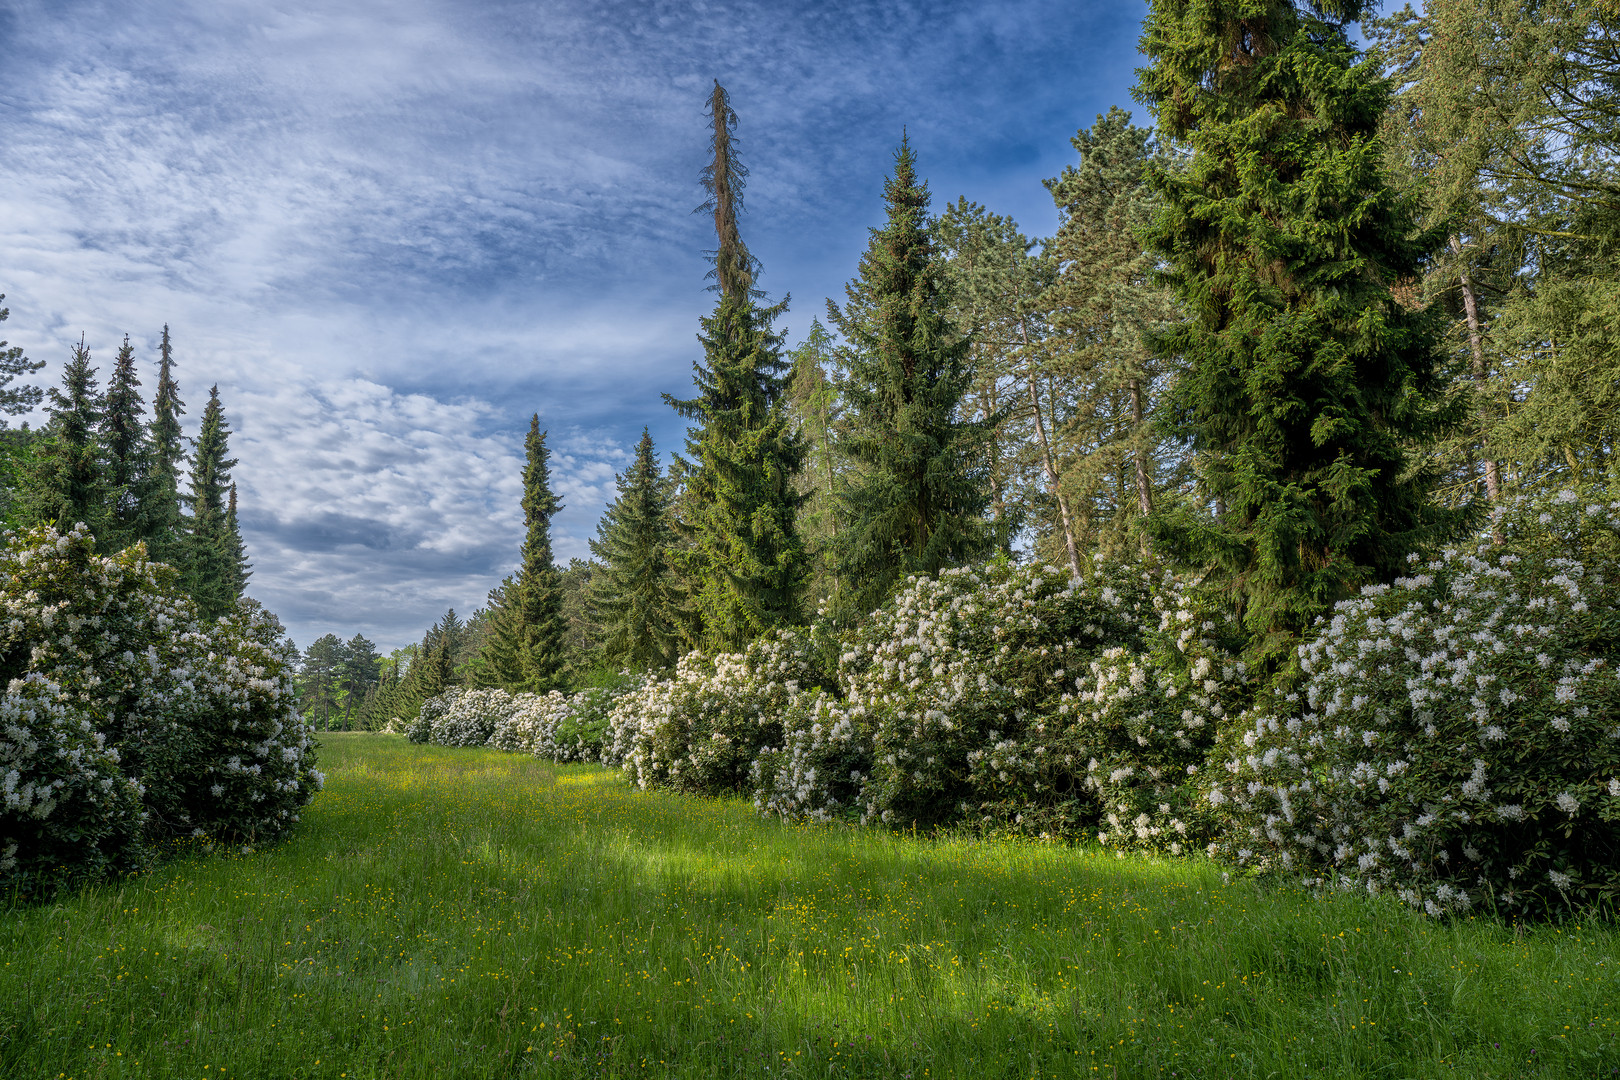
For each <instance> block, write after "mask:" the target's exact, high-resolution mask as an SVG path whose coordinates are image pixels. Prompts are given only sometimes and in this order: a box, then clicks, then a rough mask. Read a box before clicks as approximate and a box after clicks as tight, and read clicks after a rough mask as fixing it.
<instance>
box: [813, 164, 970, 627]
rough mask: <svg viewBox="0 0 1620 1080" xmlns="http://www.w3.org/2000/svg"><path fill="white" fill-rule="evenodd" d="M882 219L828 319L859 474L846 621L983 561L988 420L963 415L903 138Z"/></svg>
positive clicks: (844, 571)
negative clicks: (914, 577) (951, 569)
mask: <svg viewBox="0 0 1620 1080" xmlns="http://www.w3.org/2000/svg"><path fill="white" fill-rule="evenodd" d="M884 201H885V203H886V204H887V210H888V220H887V223H886V224H885V225H884V227H883V228H881V229H873V230H872V235H871V240H870V242H869V243H868V245H867V249H866V254H865V255H863V256H862V258H861V263H860V271H859V276H858V277H857V278H856V279H855V280H854V281H852V282H850V284H849V285H848V287H847V288H846V290H845V292H846V294H847V297H848V302H847V303H846V304H845V305H844V307H843V308H842V309H840V308H839V307H838V306H837V305H836V304H834V303H832V302H831V301H828V303H827V314H828V316H829V318H830V319H831V320H832V322H833V325H834V326H835V328H836V329H837V330H838V331H839V333H840V334H841V335H842V336H843V338H844V341H845V342H846V345H845V347H844V349H843V350H842V354H841V355H842V359H843V362H844V368H845V372H846V376H845V379H844V382H843V384H842V389H843V392H844V406H845V409H846V413H845V419H844V435H843V437H842V438H841V439H840V441H839V447H840V449H841V451H842V452H843V453H844V454H846V455H847V456H849V457H850V458H852V459H854V461H855V462H856V464H857V465H858V466H860V467H862V470H863V471H862V474H861V475H860V477H859V479H858V480H856V481H854V482H852V484H851V485H850V487H849V489H848V490H847V491H846V492H845V493H844V505H845V511H844V514H843V519H844V522H845V525H844V529H843V532H842V533H841V534H840V543H839V549H840V558H839V567H840V574H841V576H842V577H843V579H844V580H845V581H846V582H847V583H849V586H850V593H851V598H852V606H851V607H850V608H849V609H848V610H847V611H846V613H845V614H846V615H857V616H858V615H861V614H864V613H865V612H867V611H869V610H871V609H872V608H875V607H878V606H879V605H881V604H882V603H883V602H884V601H885V600H886V599H888V597H889V595H890V593H891V592H892V591H893V589H894V587H895V585H896V584H898V582H899V581H900V580H901V579H902V578H904V577H905V576H906V575H908V574H918V573H924V574H933V573H937V572H938V571H939V570H941V569H942V568H944V567H946V566H950V565H952V564H955V563H960V562H962V561H965V560H968V559H973V558H976V557H979V556H981V555H983V554H985V553H987V552H988V551H989V550H990V549H991V547H993V545H994V542H995V534H994V531H993V530H992V529H991V527H990V525H989V523H988V522H986V521H985V519H984V516H983V515H984V511H985V509H986V508H987V507H988V505H989V501H990V500H989V494H988V487H989V485H988V484H987V483H986V473H987V468H986V466H987V460H986V456H987V452H988V447H987V443H988V440H989V437H990V433H991V431H992V429H993V425H992V424H991V423H987V422H986V421H984V420H977V421H964V420H961V419H959V418H958V415H957V414H958V409H959V407H960V405H961V402H962V397H963V395H964V394H965V393H966V391H967V389H968V387H969V386H970V385H971V383H972V377H973V373H972V371H971V369H970V367H969V365H968V363H967V361H968V350H969V347H970V344H971V343H970V341H969V340H968V339H967V338H966V337H964V336H963V335H962V334H960V333H958V332H957V330H956V328H955V327H954V326H952V325H951V323H950V321H949V320H948V319H947V318H946V314H945V308H946V303H947V297H946V296H945V295H944V293H943V291H942V283H941V273H942V270H941V266H940V264H939V261H938V259H937V258H936V255H935V252H934V250H933V244H932V241H931V240H930V238H929V234H928V225H929V222H928V186H927V184H925V183H922V182H920V181H919V180H918V179H917V173H916V156H915V155H914V154H913V153H912V150H911V144H910V142H909V140H902V142H901V144H900V148H899V150H898V151H897V152H896V153H895V167H894V174H893V175H892V176H891V177H889V179H888V182H887V183H886V184H885V186H884Z"/></svg>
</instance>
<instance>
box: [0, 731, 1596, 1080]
mask: <svg viewBox="0 0 1620 1080" xmlns="http://www.w3.org/2000/svg"><path fill="white" fill-rule="evenodd" d="M325 738H326V746H325V748H324V750H323V752H322V757H323V760H322V764H323V767H325V768H327V770H328V771H329V779H328V786H327V789H326V791H324V792H323V793H322V794H321V795H320V796H319V797H318V798H317V800H316V802H315V804H314V805H313V806H312V807H311V808H310V810H309V812H308V813H307V814H306V816H305V823H304V825H303V826H302V828H301V831H300V832H299V834H298V835H297V836H296V837H295V838H294V839H292V840H291V841H289V842H288V843H286V844H284V845H282V846H280V847H278V848H275V849H272V850H267V851H261V852H258V853H256V854H252V855H246V856H233V857H222V856H219V855H217V854H216V855H208V854H203V853H194V854H190V855H186V856H183V857H181V858H178V859H176V860H174V861H172V862H170V863H168V864H166V865H165V866H164V867H163V868H161V869H160V870H158V871H156V872H154V873H151V874H147V875H145V876H142V877H138V878H130V879H126V880H123V881H120V882H116V883H112V884H107V885H103V886H100V887H96V888H92V889H86V890H84V891H82V892H79V893H77V894H74V895H71V896H62V897H59V898H58V899H57V900H56V902H54V903H51V904H46V905H32V906H22V907H16V906H13V907H11V908H7V909H3V914H0V957H3V964H4V966H3V968H0V1076H4V1077H7V1078H32V1077H42V1078H68V1077H72V1078H91V1077H163V1078H168V1077H207V1078H216V1077H217V1078H225V1080H235V1078H279V1077H332V1078H351V1077H352V1078H379V1077H529V1076H534V1077H583V1076H592V1077H596V1076H601V1077H613V1076H631V1075H651V1076H683V1077H685V1076H694V1077H709V1076H713V1077H731V1076H788V1077H812V1076H813V1077H863V1076H870V1077H899V1078H906V1077H910V1078H912V1080H921V1078H925V1077H929V1078H932V1077H974V1078H981V1077H1009V1078H1011V1077H1035V1076H1042V1077H1050V1076H1058V1077H1064V1076H1106V1077H1137V1076H1148V1077H1160V1076H1167V1077H1250V1076H1252V1077H1271V1076H1276V1077H1284V1078H1289V1080H1292V1078H1302V1077H1350V1076H1355V1077H1362V1076H1388V1077H1419V1076H1423V1077H1426V1076H1450V1077H1469V1078H1475V1077H1563V1076H1611V1075H1620V1022H1617V1020H1616V1018H1615V1017H1614V1012H1615V1009H1614V1007H1613V1002H1615V1001H1616V1000H1620V983H1617V971H1616V966H1617V965H1620V956H1617V949H1616V946H1617V944H1620V934H1617V933H1616V931H1615V929H1614V928H1613V927H1612V926H1611V925H1586V924H1582V925H1575V924H1565V925H1562V926H1538V927H1528V928H1526V927H1504V926H1501V925H1497V924H1492V923H1489V922H1486V921H1484V920H1480V921H1467V922H1458V923H1451V924H1440V923H1435V922H1431V921H1427V920H1425V919H1422V918H1419V917H1417V916H1414V915H1412V914H1410V913H1408V912H1407V911H1406V910H1405V909H1403V908H1401V907H1399V906H1398V905H1395V904H1391V903H1386V902H1374V901H1372V900H1368V899H1366V898H1362V897H1342V898H1337V899H1334V900H1331V901H1321V900H1315V899H1311V898H1309V897H1306V896H1303V895H1300V894H1297V893H1294V892H1289V891H1278V890H1275V889H1265V888H1261V887H1257V886H1256V885H1254V884H1252V883H1248V882H1237V881H1235V882H1231V883H1227V882H1226V881H1224V880H1223V878H1222V876H1221V873H1220V871H1219V869H1218V868H1217V867H1214V866H1211V865H1207V864H1204V863H1201V862H1189V861H1164V862H1157V861H1151V860H1144V859H1117V858H1115V857H1113V856H1112V855H1105V854H1102V853H1099V852H1095V851H1090V850H1076V849H1072V848H1063V847H1058V846H1048V845H1039V844H1028V843H1019V844H1013V843H989V842H974V841H970V840H965V839H944V840H929V839H915V838H910V837H904V836H893V835H888V834H884V833H881V832H877V831H860V830H851V829H844V828H825V829H824V828H799V827H791V826H784V825H782V824H780V823H778V822H771V821H764V820H761V819H759V818H757V817H756V816H755V815H754V813H753V811H752V808H751V807H749V806H747V805H746V804H743V803H741V802H714V801H703V800H697V799H689V798H681V797H674V796H666V795H659V794H646V793H642V792H637V791H635V790H633V789H630V788H627V787H626V786H625V785H624V784H623V782H622V781H621V780H620V779H619V777H618V775H617V774H616V773H610V772H607V771H605V770H600V769H594V768H587V767H583V766H560V767H559V766H552V765H548V764H545V763H542V762H538V761H534V760H531V759H525V758H520V757H515V756H507V755H502V754H499V753H496V752H494V751H482V750H449V749H441V748H432V747H420V746H412V745H409V744H407V743H405V742H404V741H403V740H399V739H395V738H390V737H383V736H367V735H329V736H326V737H325Z"/></svg>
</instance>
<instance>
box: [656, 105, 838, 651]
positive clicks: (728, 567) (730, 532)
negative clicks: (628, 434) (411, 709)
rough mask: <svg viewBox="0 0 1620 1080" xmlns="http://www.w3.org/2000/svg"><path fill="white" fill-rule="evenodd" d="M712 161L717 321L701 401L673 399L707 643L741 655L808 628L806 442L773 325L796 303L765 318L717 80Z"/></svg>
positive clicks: (767, 311) (711, 322) (709, 331)
mask: <svg viewBox="0 0 1620 1080" xmlns="http://www.w3.org/2000/svg"><path fill="white" fill-rule="evenodd" d="M709 116H710V119H711V122H712V129H713V138H712V140H711V148H712V150H713V154H714V159H713V163H712V164H711V165H709V167H708V168H706V169H704V171H703V176H702V182H703V186H704V188H705V190H706V191H708V193H709V196H710V199H709V201H708V202H706V203H705V204H704V205H703V206H701V207H699V210H704V211H712V212H713V214H714V221H715V233H716V238H717V240H718V243H719V246H718V248H717V249H716V250H715V252H714V256H713V258H714V272H713V274H712V275H711V276H712V277H713V278H714V279H715V288H716V290H717V291H718V292H719V294H720V295H719V300H718V302H717V304H716V306H715V310H714V314H712V315H711V316H709V317H708V318H705V319H703V320H702V333H701V334H699V335H698V338H699V340H700V341H701V342H702V343H703V361H702V362H701V363H695V364H693V365H692V367H693V371H694V374H695V382H696V386H697V391H698V393H697V396H696V397H694V398H690V399H686V400H678V399H676V398H674V397H672V396H670V395H668V394H665V395H664V400H665V401H666V402H668V403H669V404H670V406H671V407H673V408H674V409H675V410H676V411H677V412H678V413H679V414H680V415H681V416H683V417H685V418H687V419H689V420H695V421H696V422H697V423H696V425H695V426H693V427H691V428H689V429H688V438H687V453H688V455H689V457H690V466H689V468H690V478H689V483H690V491H689V496H690V497H689V498H688V499H687V500H685V505H686V507H687V508H688V510H689V512H690V516H689V517H688V518H687V519H686V520H684V521H683V522H682V527H683V529H684V530H685V531H686V532H687V534H688V535H689V536H690V537H691V540H692V545H693V550H692V552H691V563H692V572H695V576H696V578H697V587H696V593H697V595H696V604H697V608H698V614H699V616H700V619H701V625H702V631H701V633H702V640H703V641H704V643H705V644H707V645H709V646H710V647H713V648H717V649H741V648H743V647H744V646H745V645H747V643H748V642H749V641H751V640H753V639H754V638H755V637H757V636H758V635H759V634H761V633H763V632H764V631H766V630H769V629H771V628H773V627H777V626H782V625H789V624H792V623H794V622H796V621H798V616H799V590H800V587H801V585H802V583H803V580H804V576H805V573H806V571H807V566H806V563H805V558H804V549H803V545H802V543H801V542H800V540H799V536H798V530H797V527H796V520H795V518H796V514H797V511H798V507H799V503H800V502H801V501H802V498H801V496H800V494H799V492H798V491H797V490H796V488H795V487H794V483H793V480H794V477H795V476H796V474H797V473H798V472H799V470H800V469H801V468H802V467H803V462H804V448H803V444H802V443H801V442H800V440H799V439H798V437H797V435H796V434H795V433H794V430H793V427H792V424H791V422H790V419H789V417H788V414H787V408H786V406H787V402H786V398H785V390H786V378H785V376H786V373H787V371H788V362H787V361H786V360H785V359H784V358H783V356H782V338H781V336H780V335H779V334H777V333H776V332H775V331H774V330H773V328H772V327H773V324H774V323H775V321H776V319H777V318H779V317H780V316H781V314H782V312H784V311H786V310H787V300H786V299H784V300H783V301H782V302H781V303H780V304H777V305H774V306H772V307H766V308H762V307H760V306H759V305H758V304H756V303H755V300H756V298H757V297H758V296H760V295H761V294H760V293H759V291H758V290H757V289H755V288H754V282H755V280H756V278H757V276H758V264H757V262H756V261H755V260H754V258H753V256H752V255H750V254H749V252H748V249H747V248H746V247H745V246H744V245H743V242H742V238H741V235H740V234H739V232H738V229H737V217H738V215H739V214H740V213H741V211H742V190H743V179H744V177H745V176H746V170H745V169H743V168H742V166H741V164H740V162H739V161H738V160H737V153H736V147H735V143H734V141H733V134H732V133H733V130H734V129H735V127H736V124H737V117H736V113H735V112H733V111H732V109H731V105H730V102H729V100H728V98H727V97H726V92H725V90H724V89H723V88H722V87H721V86H720V84H719V83H718V82H716V83H715V87H714V92H713V94H712V95H711V96H710V99H709Z"/></svg>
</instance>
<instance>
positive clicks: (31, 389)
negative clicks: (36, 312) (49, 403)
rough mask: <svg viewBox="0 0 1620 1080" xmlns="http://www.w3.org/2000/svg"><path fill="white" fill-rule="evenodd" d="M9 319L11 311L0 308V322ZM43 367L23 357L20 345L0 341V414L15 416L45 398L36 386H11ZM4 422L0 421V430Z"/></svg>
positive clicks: (42, 363)
mask: <svg viewBox="0 0 1620 1080" xmlns="http://www.w3.org/2000/svg"><path fill="white" fill-rule="evenodd" d="M5 298H6V294H5V293H0V301H3V300H5ZM10 317H11V309H10V308H6V307H0V322H5V321H6V320H7V319H8V318H10ZM44 366H45V361H43V360H30V359H28V357H26V356H24V355H23V350H22V346H21V345H12V344H11V343H9V342H6V341H0V413H5V414H7V415H9V416H17V415H18V414H20V413H25V412H28V411H29V410H31V409H32V408H33V407H34V406H36V405H38V404H39V403H40V401H41V400H43V399H44V397H45V391H43V390H41V389H40V388H39V387H37V386H26V385H23V386H12V385H11V383H12V382H13V381H14V380H16V379H17V378H19V377H21V376H23V375H32V374H33V373H34V372H36V371H38V370H39V369H40V368H42V367H44ZM4 426H5V421H4V420H3V419H0V428H3V427H4Z"/></svg>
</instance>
